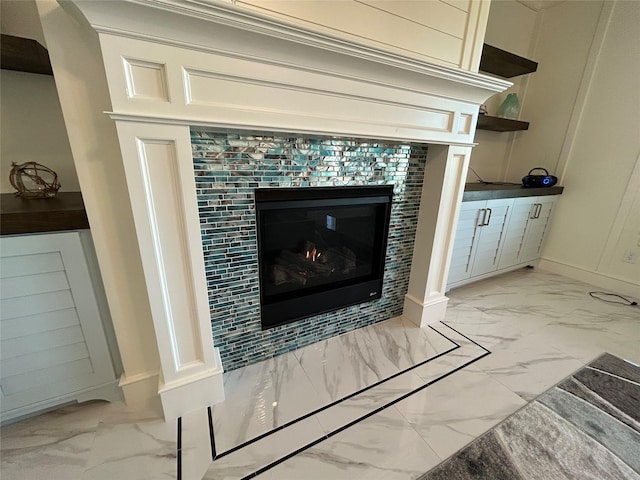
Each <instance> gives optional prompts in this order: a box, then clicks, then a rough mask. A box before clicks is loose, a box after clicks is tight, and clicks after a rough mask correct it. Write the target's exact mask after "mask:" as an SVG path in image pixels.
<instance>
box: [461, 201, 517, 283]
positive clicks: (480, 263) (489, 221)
mask: <svg viewBox="0 0 640 480" xmlns="http://www.w3.org/2000/svg"><path fill="white" fill-rule="evenodd" d="M512 205H513V199H512V198H503V199H499V200H489V201H487V203H486V205H485V207H484V210H485V212H484V213H483V219H484V221H483V222H482V226H481V227H479V235H477V237H476V241H475V245H474V254H473V266H472V268H471V276H472V277H475V276H478V275H483V274H485V273H489V272H493V271H494V270H497V269H498V262H499V259H500V250H501V248H502V243H503V237H504V233H505V230H506V225H507V223H508V222H509V217H510V214H511V207H512Z"/></svg>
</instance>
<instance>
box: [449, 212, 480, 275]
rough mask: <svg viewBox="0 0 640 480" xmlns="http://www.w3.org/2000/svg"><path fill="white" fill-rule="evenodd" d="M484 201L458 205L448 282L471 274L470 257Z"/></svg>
mask: <svg viewBox="0 0 640 480" xmlns="http://www.w3.org/2000/svg"><path fill="white" fill-rule="evenodd" d="M485 204H486V202H485V201H479V202H464V203H463V204H462V206H461V207H460V214H459V216H458V224H457V226H456V239H455V241H454V243H453V253H452V256H451V265H450V267H449V276H448V280H447V281H448V282H449V283H455V282H459V281H460V280H464V279H465V278H469V275H471V258H472V253H473V244H474V239H475V236H476V233H477V231H478V229H479V228H480V227H479V226H478V225H479V223H480V220H481V217H482V214H483V211H482V208H483V207H484V205H485Z"/></svg>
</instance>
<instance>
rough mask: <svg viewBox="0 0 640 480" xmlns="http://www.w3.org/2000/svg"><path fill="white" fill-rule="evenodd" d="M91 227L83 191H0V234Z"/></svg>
mask: <svg viewBox="0 0 640 480" xmlns="http://www.w3.org/2000/svg"><path fill="white" fill-rule="evenodd" d="M86 228H89V220H88V219H87V214H86V212H85V210H84V202H83V201H82V194H81V193H80V192H58V194H57V195H56V196H55V197H53V198H22V197H17V196H16V195H15V194H13V193H3V194H1V195H0V234H2V235H16V234H20V233H39V232H56V231H61V230H80V229H86Z"/></svg>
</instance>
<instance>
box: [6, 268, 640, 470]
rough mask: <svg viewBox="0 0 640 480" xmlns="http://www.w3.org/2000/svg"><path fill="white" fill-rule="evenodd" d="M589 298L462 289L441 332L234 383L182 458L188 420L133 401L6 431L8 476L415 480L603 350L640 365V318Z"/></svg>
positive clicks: (192, 427)
mask: <svg viewBox="0 0 640 480" xmlns="http://www.w3.org/2000/svg"><path fill="white" fill-rule="evenodd" d="M592 290H600V289H598V288H595V287H593V286H591V285H588V284H585V283H582V282H578V281H574V280H571V279H568V278H565V277H561V276H558V275H554V274H550V273H547V272H544V271H541V270H519V271H516V272H512V273H509V274H505V275H501V276H499V277H495V278H492V279H489V280H485V281H482V282H478V283H475V284H472V285H468V286H466V287H462V288H459V289H457V290H454V291H452V292H450V293H449V297H450V299H451V300H450V303H449V309H448V312H447V318H446V319H445V322H444V323H443V324H436V325H433V326H432V327H430V328H425V329H418V328H416V327H413V326H411V325H410V324H407V323H406V322H405V321H404V320H402V319H392V320H391V321H387V322H382V323H380V324H377V325H375V326H372V327H368V328H367V329H363V330H362V331H358V332H352V333H351V334H345V335H342V336H340V337H335V338H334V339H330V340H328V341H326V342H320V344H316V345H312V346H310V347H306V348H304V349H300V350H298V351H296V352H292V353H291V354H287V355H283V356H281V357H277V358H276V359H272V360H269V361H267V362H262V363H260V364H256V365H252V366H249V367H246V368H244V369H238V370H234V371H232V372H229V373H227V374H225V388H226V391H227V401H226V402H225V403H224V404H219V405H216V406H214V407H213V408H212V409H210V411H202V412H194V413H192V414H190V415H187V416H185V417H183V418H182V419H180V421H179V426H180V429H179V430H180V432H181V435H180V448H179V449H177V441H178V428H177V426H176V424H175V422H170V423H164V422H161V421H159V420H157V419H156V418H155V417H154V416H153V415H152V414H150V413H149V412H136V411H131V410H130V409H128V408H127V407H126V406H124V405H123V404H107V403H103V402H91V403H87V404H81V405H74V406H68V407H64V408H61V409H59V410H56V411H54V412H49V413H46V414H43V415H40V416H36V417H33V418H30V419H28V420H24V421H22V422H18V423H15V424H12V425H7V426H4V427H2V428H1V429H0V434H1V443H0V455H1V460H2V464H1V470H0V473H1V477H2V478H7V479H16V480H20V479H23V478H24V479H27V478H28V479H39V478H47V479H58V478H60V479H76V478H77V479H82V480H85V479H86V480H90V479H113V478H123V479H143V478H145V479H146V478H149V479H156V478H176V477H177V476H178V473H177V472H178V470H180V477H181V478H183V479H185V480H186V479H201V478H206V479H216V480H218V479H234V478H235V479H241V478H252V477H253V476H256V478H265V479H274V480H275V479H279V480H281V479H296V480H297V479H301V478H305V479H307V478H308V479H316V478H317V479H338V480H339V479H354V478H355V479H357V478H367V479H369V478H373V479H376V478H381V479H382V478H384V479H396V478H397V479H410V478H417V477H419V476H420V475H421V474H423V473H424V472H426V471H427V470H429V469H431V468H432V467H433V466H435V465H436V464H438V463H439V462H441V461H442V460H444V459H446V458H447V457H449V456H451V455H452V454H453V453H455V452H456V451H458V450H459V449H461V448H462V447H464V446H465V445H467V444H468V443H470V442H471V441H472V440H473V439H475V438H477V437H478V436H480V435H481V434H483V433H484V432H486V431H487V430H489V429H490V428H491V427H493V426H494V425H496V424H498V423H500V422H501V421H502V420H503V419H505V418H506V417H508V416H509V415H510V414H512V413H513V412H515V411H516V410H518V409H519V408H521V407H522V406H523V405H525V404H526V403H527V402H528V401H530V400H531V399H533V398H535V397H536V396H538V395H540V394H541V393H542V392H544V391H545V390H547V389H548V388H549V387H551V386H553V385H555V384H556V383H557V382H558V381H560V380H561V379H563V378H564V377H566V376H567V375H569V374H571V373H572V372H574V371H576V370H578V369H579V368H581V367H582V366H583V365H585V364H586V363H588V362H589V361H591V360H593V358H595V357H596V356H598V355H599V354H601V353H602V352H604V351H609V352H611V353H613V354H615V355H618V356H620V357H623V358H627V359H629V360H631V361H634V362H640V308H638V307H628V306H623V305H616V304H607V303H604V302H601V301H599V300H596V299H593V298H591V297H589V295H588V292H589V291H592ZM635 300H637V299H635ZM487 351H490V352H491V354H487ZM210 420H211V427H212V428H211V430H213V438H214V439H215V445H214V446H212V444H211V441H210V440H211V435H210V433H211V431H210ZM214 450H215V451H214ZM213 454H216V455H217V456H216V460H215V461H213V462H211V458H212V455H213Z"/></svg>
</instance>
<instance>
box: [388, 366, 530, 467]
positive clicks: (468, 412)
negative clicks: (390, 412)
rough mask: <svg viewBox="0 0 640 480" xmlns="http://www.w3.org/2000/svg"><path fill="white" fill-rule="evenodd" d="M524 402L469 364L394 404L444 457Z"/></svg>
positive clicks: (439, 454)
mask: <svg viewBox="0 0 640 480" xmlns="http://www.w3.org/2000/svg"><path fill="white" fill-rule="evenodd" d="M525 404H526V402H525V401H524V400H523V399H522V398H520V397H519V396H518V395H516V394H514V393H513V392H511V391H510V390H509V389H508V388H506V387H504V386H503V385H501V384H500V383H498V382H497V381H495V380H493V379H492V378H491V377H490V376H489V375H487V374H485V373H484V372H481V371H480V370H478V369H476V368H475V367H473V366H471V367H467V368H464V369H462V370H460V371H458V372H456V374H455V375H452V376H449V377H447V378H444V379H442V380H441V381H439V382H437V383H435V384H433V385H431V386H430V387H429V388H427V389H425V390H423V391H421V392H418V393H416V394H415V395H412V396H410V397H408V398H406V399H405V400H402V401H401V402H399V403H397V404H396V405H395V406H396V408H397V409H398V410H399V411H400V413H402V415H403V416H404V417H405V418H406V419H407V421H408V422H409V423H410V424H411V426H412V427H413V428H414V429H415V430H416V431H417V432H418V433H419V434H420V436H421V437H422V438H424V440H425V441H426V442H427V444H428V445H429V446H430V447H431V448H432V449H433V450H434V451H435V452H436V453H437V454H438V456H439V457H440V458H441V459H445V458H447V457H448V456H449V455H451V454H452V453H454V452H456V451H457V450H459V449H460V448H462V447H463V446H464V445H466V444H467V443H469V442H471V441H472V440H473V439H474V438H476V437H477V436H479V435H481V434H482V433H484V432H485V431H487V430H488V429H490V428H491V427H493V426H494V425H496V424H498V423H499V422H500V421H502V420H503V419H504V418H506V417H507V416H509V415H510V414H512V413H513V412H515V411H516V410H518V409H519V408H520V407H522V406H523V405H525Z"/></svg>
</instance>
